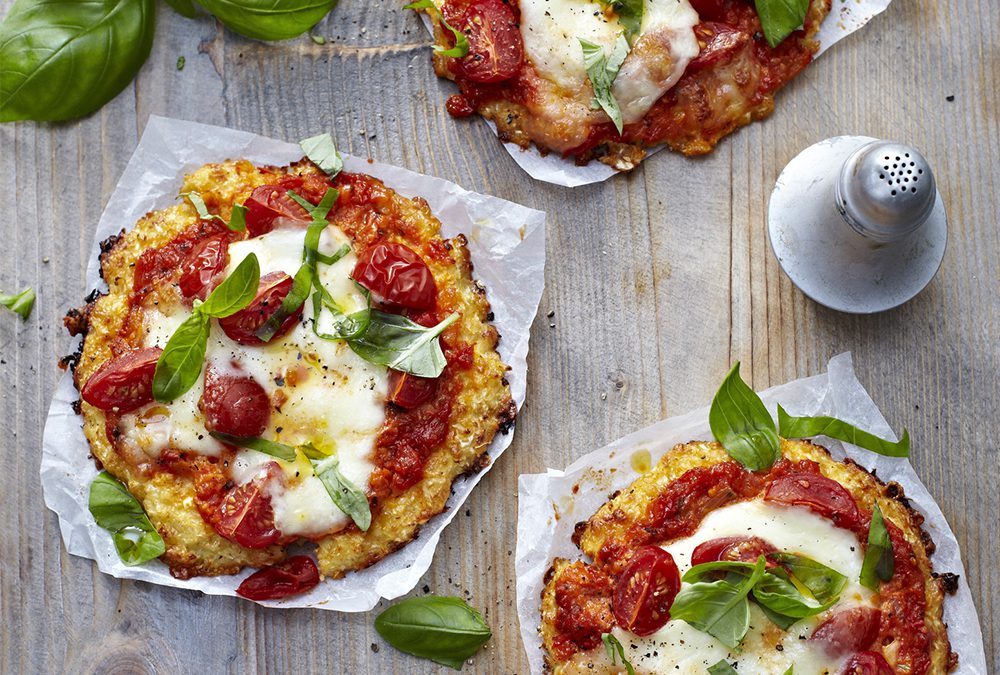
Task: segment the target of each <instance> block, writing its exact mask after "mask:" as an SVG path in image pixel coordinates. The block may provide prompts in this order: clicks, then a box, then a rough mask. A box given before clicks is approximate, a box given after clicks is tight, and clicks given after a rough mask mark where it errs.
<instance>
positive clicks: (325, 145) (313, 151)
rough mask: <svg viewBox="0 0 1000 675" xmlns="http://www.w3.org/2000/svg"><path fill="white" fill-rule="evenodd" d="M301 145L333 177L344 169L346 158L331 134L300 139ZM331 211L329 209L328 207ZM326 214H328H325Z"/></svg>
mask: <svg viewBox="0 0 1000 675" xmlns="http://www.w3.org/2000/svg"><path fill="white" fill-rule="evenodd" d="M299 147H300V148H302V152H304V153H306V157H308V158H309V160H310V161H311V162H312V163H313V164H315V165H316V166H318V167H319V168H320V169H322V170H323V171H324V172H326V174H327V175H328V176H330V178H333V177H334V176H336V175H337V174H338V173H340V172H341V171H343V169H344V160H343V158H342V157H341V156H340V152H338V151H337V146H336V145H335V144H334V142H333V137H332V136H331V135H330V134H320V135H319V136H313V137H311V138H304V139H302V140H301V141H299ZM327 211H329V209H327ZM324 215H326V214H324Z"/></svg>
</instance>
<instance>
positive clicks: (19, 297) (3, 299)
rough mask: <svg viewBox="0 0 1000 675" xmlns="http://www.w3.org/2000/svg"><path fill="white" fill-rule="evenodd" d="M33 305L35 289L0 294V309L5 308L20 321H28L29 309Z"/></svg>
mask: <svg viewBox="0 0 1000 675" xmlns="http://www.w3.org/2000/svg"><path fill="white" fill-rule="evenodd" d="M34 305H35V289H34V288H32V287H31V286H28V287H27V288H25V289H24V290H23V291H21V292H20V293H10V294H8V293H2V292H0V307H6V308H7V309H9V310H10V311H12V312H14V313H15V314H17V315H18V316H19V317H21V320H22V321H27V320H28V315H29V314H31V308H32V307H33V306H34Z"/></svg>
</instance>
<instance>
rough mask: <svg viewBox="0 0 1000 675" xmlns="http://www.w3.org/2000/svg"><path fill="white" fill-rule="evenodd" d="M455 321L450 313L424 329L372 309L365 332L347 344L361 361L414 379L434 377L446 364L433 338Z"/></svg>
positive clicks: (438, 342) (408, 321) (402, 318)
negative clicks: (412, 376)
mask: <svg viewBox="0 0 1000 675" xmlns="http://www.w3.org/2000/svg"><path fill="white" fill-rule="evenodd" d="M457 320H458V314H450V315H449V316H448V317H447V318H445V319H444V321H441V322H440V323H439V324H437V325H436V326H434V327H432V328H425V327H424V326H421V325H420V324H418V323H415V322H413V321H410V320H409V319H407V318H406V317H405V316H400V315H399V314H388V313H386V312H380V311H378V310H372V311H371V323H370V324H369V325H368V330H366V331H365V332H364V333H363V334H362V335H361V336H360V337H357V338H354V339H352V340H348V342H347V344H349V345H350V346H351V349H353V350H354V353H355V354H357V355H358V356H360V357H361V358H363V359H364V360H365V361H369V362H371V363H377V364H379V365H383V366H388V367H389V368H394V369H395V370H399V371H402V372H404V373H409V374H410V375H416V376H417V377H437V376H438V375H440V374H441V372H442V371H443V370H444V367H445V366H446V365H448V362H447V360H445V358H444V352H442V351H441V343H440V341H438V339H437V337H438V336H439V335H441V333H443V332H444V329H445V328H447V327H448V326H450V325H451V324H453V323H455V321H457Z"/></svg>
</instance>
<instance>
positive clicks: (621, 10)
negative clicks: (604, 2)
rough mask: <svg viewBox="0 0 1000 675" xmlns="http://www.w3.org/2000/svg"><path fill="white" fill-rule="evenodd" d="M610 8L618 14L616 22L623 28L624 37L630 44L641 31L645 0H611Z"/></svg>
mask: <svg viewBox="0 0 1000 675" xmlns="http://www.w3.org/2000/svg"><path fill="white" fill-rule="evenodd" d="M609 5H610V6H611V9H613V10H615V13H616V14H617V15H618V23H620V24H621V25H622V28H624V29H625V39H627V40H628V43H629V44H630V45H634V44H635V39H636V38H637V37H639V33H640V32H641V31H642V15H643V13H644V12H645V10H646V1H645V0H612V2H610V3H609Z"/></svg>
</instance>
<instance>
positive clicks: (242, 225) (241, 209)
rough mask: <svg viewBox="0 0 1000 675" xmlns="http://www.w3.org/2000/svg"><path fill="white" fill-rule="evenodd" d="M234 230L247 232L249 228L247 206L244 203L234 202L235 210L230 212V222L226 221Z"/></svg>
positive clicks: (227, 225)
mask: <svg viewBox="0 0 1000 675" xmlns="http://www.w3.org/2000/svg"><path fill="white" fill-rule="evenodd" d="M226 227H228V228H229V229H230V230H232V231H233V232H246V230H247V207H245V206H243V204H233V210H232V212H231V213H230V214H229V222H228V223H226Z"/></svg>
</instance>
